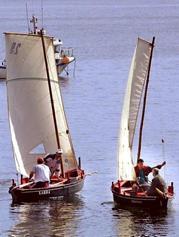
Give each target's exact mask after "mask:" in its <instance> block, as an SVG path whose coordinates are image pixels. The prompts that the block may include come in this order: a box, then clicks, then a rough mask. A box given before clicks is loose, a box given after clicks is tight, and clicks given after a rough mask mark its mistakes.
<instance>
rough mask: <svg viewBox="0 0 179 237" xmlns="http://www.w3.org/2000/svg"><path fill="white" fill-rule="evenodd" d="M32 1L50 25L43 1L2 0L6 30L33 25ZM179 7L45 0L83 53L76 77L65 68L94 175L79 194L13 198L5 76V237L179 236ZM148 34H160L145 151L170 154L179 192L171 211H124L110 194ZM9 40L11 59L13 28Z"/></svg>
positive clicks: (1, 182) (70, 106) (50, 27)
mask: <svg viewBox="0 0 179 237" xmlns="http://www.w3.org/2000/svg"><path fill="white" fill-rule="evenodd" d="M25 2H27V3H28V8H29V16H31V15H32V14H33V13H34V14H35V15H37V16H39V18H40V22H41V2H42V1H40V0H39V1H35V0H34V1H31V0H27V1H23V0H13V1H12V0H7V1H2V0H0V3H1V5H0V30H1V32H2V33H3V32H6V31H15V32H16V31H17V32H26V31H27V21H26V10H25ZM178 12H179V3H178V1H174V0H171V1H163V0H156V1H154V0H151V1H143V0H136V1H133V0H125V1H124V0H122V1H117V0H111V1H107V0H103V1H102V0H97V1H95V0H85V1H84V0H75V1H72V0H68V1H65V0H61V1H58V0H52V1H47V0H44V1H43V14H44V18H43V26H44V27H45V28H46V29H47V31H48V33H49V34H52V35H55V36H57V37H59V38H61V39H62V40H63V42H64V45H65V46H71V47H73V48H74V52H75V56H76V58H77V61H76V67H75V66H74V65H72V66H71V67H70V76H69V77H66V75H65V74H63V78H61V81H60V83H61V89H62V94H63V98H64V105H65V110H66V114H67V118H68V123H69V127H70V131H71V134H72V138H73V143H74V147H75V150H76V153H77V156H80V157H81V159H82V165H83V167H84V169H85V171H86V173H87V174H88V176H87V177H86V182H85V186H84V188H83V190H82V191H81V192H80V193H79V194H77V195H76V196H75V197H74V199H73V200H70V199H69V200H62V201H50V202H40V203H34V204H24V205H16V206H12V205H11V197H10V195H9V194H8V187H9V186H10V182H11V181H10V179H11V178H16V171H15V164H14V161H13V154H12V147H11V140H10V132H9V126H8V115H7V103H6V100H7V99H6V98H7V97H6V83H5V82H4V81H3V82H0V151H1V158H0V210H1V214H0V236H32V237H34V236H37V237H38V236H67V237H75V236H80V237H88V236H89V237H91V236H94V237H96V236H100V237H111V236H112V237H113V236H114V237H116V236H121V237H123V236H126V237H128V236H135V237H136V236H178V233H179V224H178V223H179V222H178V220H179V204H178V203H179V198H178V192H179V190H178V184H179V181H178V180H179V172H178V170H179V146H178V144H179V119H178V118H179V92H178V91H179V66H178V65H179V30H178V26H179V17H178ZM138 36H140V37H143V38H145V39H147V40H152V37H153V36H156V47H155V49H154V58H153V62H152V72H151V81H150V86H149V94H148V95H149V97H148V105H147V113H146V119H145V128H144V141H143V148H142V157H143V159H144V160H145V161H146V163H148V164H149V165H153V164H158V163H160V162H162V161H163V160H166V161H167V165H166V168H165V169H163V171H162V172H161V174H162V175H163V176H164V177H165V179H166V180H167V181H168V182H170V181H174V184H175V193H176V196H175V199H174V200H173V203H172V205H171V206H170V207H169V209H168V211H167V212H165V213H159V212H157V213H146V212H143V211H142V210H131V209H130V210H116V209H115V208H114V206H113V202H112V195H111V192H110V185H111V182H112V181H113V180H116V179H117V176H116V153H117V137H118V127H119V121H120V113H121V106H122V100H123V95H124V89H125V85H126V81H127V77H128V71H129V67H130V62H131V58H132V55H133V51H134V47H135V45H136V40H137V37H138ZM0 42H1V47H0V56H1V58H2V59H3V58H4V51H5V45H4V37H3V34H1V35H0ZM74 67H75V68H74ZM74 69H75V73H74ZM27 126H28V124H27ZM27 136H28V134H27ZM162 138H163V139H164V140H165V143H164V144H163V145H162V143H161V139H162Z"/></svg>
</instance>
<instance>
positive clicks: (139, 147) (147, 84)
mask: <svg viewBox="0 0 179 237" xmlns="http://www.w3.org/2000/svg"><path fill="white" fill-rule="evenodd" d="M154 43H155V37H153V40H152V44H151V54H150V59H149V67H148V72H147V79H146V84H145V91H144V99H143V107H142V116H141V122H140V129H139V143H138V153H137V160H139V159H140V156H141V147H142V132H143V125H144V116H145V110H146V102H147V92H148V86H149V78H150V69H151V64H152V56H153V49H154Z"/></svg>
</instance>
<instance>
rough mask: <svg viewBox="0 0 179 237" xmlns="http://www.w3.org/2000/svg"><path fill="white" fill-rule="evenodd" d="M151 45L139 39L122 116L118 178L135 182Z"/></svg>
mask: <svg viewBox="0 0 179 237" xmlns="http://www.w3.org/2000/svg"><path fill="white" fill-rule="evenodd" d="M150 53H151V44H150V43H149V42H147V41H145V40H142V39H138V42H137V46H136V49H135V51H134V55H133V59H132V63H131V67H130V72H129V77H128V82H127V87H126V91H125V96H124V103H123V109H122V114H121V125H120V134H119V147H118V156H117V158H118V178H119V179H120V180H134V179H135V172H134V165H133V157H132V155H133V154H132V150H133V140H134V134H135V129H136V123H137V117H138V113H139V107H140V102H141V97H142V92H143V88H144V83H145V81H146V75H147V71H148V66H149V58H150Z"/></svg>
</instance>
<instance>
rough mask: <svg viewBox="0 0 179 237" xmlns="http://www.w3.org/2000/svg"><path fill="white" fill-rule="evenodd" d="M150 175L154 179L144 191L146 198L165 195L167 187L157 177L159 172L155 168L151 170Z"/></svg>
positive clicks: (159, 177)
mask: <svg viewBox="0 0 179 237" xmlns="http://www.w3.org/2000/svg"><path fill="white" fill-rule="evenodd" d="M152 174H153V176H154V178H153V179H152V183H151V186H150V188H149V189H148V190H147V191H146V194H147V195H148V196H161V195H165V193H166V191H167V187H166V183H165V181H164V179H163V178H162V177H161V176H160V175H159V170H158V169H157V168H154V169H152Z"/></svg>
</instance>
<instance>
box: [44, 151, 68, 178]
mask: <svg viewBox="0 0 179 237" xmlns="http://www.w3.org/2000/svg"><path fill="white" fill-rule="evenodd" d="M62 154H63V151H62V149H59V150H58V151H57V152H56V154H48V155H47V156H46V157H45V158H44V161H45V164H46V165H47V166H48V167H49V168H50V171H51V177H52V176H53V177H54V176H55V177H56V178H59V177H60V174H61V159H62Z"/></svg>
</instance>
